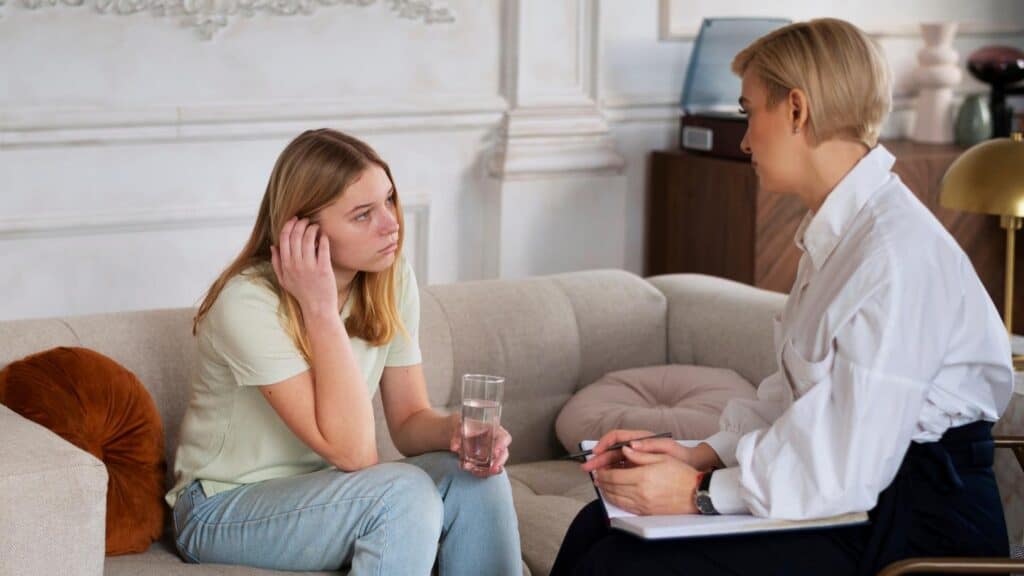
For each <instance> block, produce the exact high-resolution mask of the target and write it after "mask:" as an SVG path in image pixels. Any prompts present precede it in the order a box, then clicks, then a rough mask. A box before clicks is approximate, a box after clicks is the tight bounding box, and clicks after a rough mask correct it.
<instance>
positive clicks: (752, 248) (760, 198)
mask: <svg viewBox="0 0 1024 576" xmlns="http://www.w3.org/2000/svg"><path fill="white" fill-rule="evenodd" d="M883 144H884V145H885V146H886V148H888V149H889V151H890V152H892V153H893V155H895V156H896V165H895V166H894V168H893V171H894V172H895V173H896V174H898V175H899V177H900V178H901V179H902V180H903V182H904V183H905V184H906V185H907V187H908V188H910V189H911V190H912V191H913V192H914V194H916V195H917V196H918V198H920V199H921V201H922V202H923V203H924V204H925V206H927V207H928V208H929V209H930V210H931V211H932V212H933V213H934V214H935V215H936V216H937V217H938V219H939V221H940V222H942V223H943V224H944V225H945V226H946V229H947V230H949V231H950V232H951V233H952V235H953V237H954V238H956V240H957V241H958V242H959V243H960V246H962V247H963V249H964V251H965V252H966V253H967V255H968V256H969V257H970V259H971V262H972V263H973V264H974V268H975V270H977V272H978V276H979V277H980V278H981V281H982V283H984V285H985V287H986V288H987V289H988V291H989V294H990V295H991V296H992V299H993V301H994V302H995V303H996V306H997V307H998V308H999V310H1000V314H1002V308H1003V267H1004V259H1005V257H1006V256H1005V255H1006V236H1005V232H1004V231H1003V230H1002V229H1001V228H1000V227H999V218H998V217H996V216H983V215H977V214H968V213H964V212H955V211H952V210H947V209H945V208H942V207H941V206H939V182H940V181H941V179H942V175H943V174H944V173H945V171H946V168H948V167H949V165H950V164H951V163H952V162H953V160H954V159H956V157H957V156H958V155H959V154H960V153H961V152H962V151H963V150H962V149H961V148H958V147H955V146H945V145H929V144H917V143H913V142H906V141H890V142H884V143H883ZM650 161H651V165H650V173H649V174H650V176H649V180H648V190H647V215H646V220H647V229H646V246H645V248H646V251H645V252H646V254H645V272H646V274H647V275H655V274H669V273H675V272H697V273H702V274H710V275H713V276H721V277H724V278H730V279H733V280H737V281H739V282H745V283H747V284H751V285H754V286H757V287H760V288H766V289H769V290H775V291H778V292H789V290H790V288H791V287H792V285H793V281H794V279H795V278H796V268H797V263H798V261H799V259H800V250H799V249H798V248H797V247H796V245H795V244H794V242H793V238H794V236H795V234H796V229H797V227H798V226H799V224H800V221H801V219H802V218H803V216H804V214H805V213H806V209H805V208H804V206H803V205H802V204H801V203H800V201H799V200H798V199H797V198H796V197H794V196H782V195H775V194H769V193H765V192H762V191H760V190H758V187H757V178H756V176H755V175H754V171H753V169H752V168H751V166H750V163H749V162H743V161H735V160H724V159H719V158H712V157H709V156H706V155H701V154H695V153H689V152H684V151H683V150H665V151H657V152H654V153H653V154H652V156H651V159H650ZM1018 244H1019V243H1018ZM1020 252H1022V251H1021V250H1019V251H1018V254H1017V255H1018V257H1019V256H1020ZM1015 267H1016V270H1017V272H1018V274H1017V277H1016V278H1015V285H1016V286H1017V287H1018V289H1017V290H1015V293H1014V326H1015V327H1021V326H1024V324H1022V323H1021V322H1022V320H1024V305H1022V303H1024V299H1022V295H1024V284H1022V281H1024V271H1022V269H1024V265H1022V264H1021V263H1020V258H1018V262H1017V264H1016V266H1015Z"/></svg>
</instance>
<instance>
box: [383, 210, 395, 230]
mask: <svg viewBox="0 0 1024 576" xmlns="http://www.w3.org/2000/svg"><path fill="white" fill-rule="evenodd" d="M395 232H398V216H397V215H396V214H395V213H394V212H393V211H391V210H385V211H384V217H383V218H381V219H380V233H381V235H382V236H387V235H388V234H394V233H395Z"/></svg>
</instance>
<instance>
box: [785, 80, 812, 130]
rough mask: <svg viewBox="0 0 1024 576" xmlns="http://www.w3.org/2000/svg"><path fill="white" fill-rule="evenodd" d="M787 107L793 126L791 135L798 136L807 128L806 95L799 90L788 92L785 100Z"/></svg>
mask: <svg viewBox="0 0 1024 576" xmlns="http://www.w3.org/2000/svg"><path fill="white" fill-rule="evenodd" d="M787 104H788V105H789V114H790V122H791V123H792V125H793V134H799V133H801V132H803V131H804V128H805V127H806V126H807V120H808V112H807V94H806V93H804V91H803V90H800V89H799V88H794V89H792V90H790V91H789V97H788V99H787Z"/></svg>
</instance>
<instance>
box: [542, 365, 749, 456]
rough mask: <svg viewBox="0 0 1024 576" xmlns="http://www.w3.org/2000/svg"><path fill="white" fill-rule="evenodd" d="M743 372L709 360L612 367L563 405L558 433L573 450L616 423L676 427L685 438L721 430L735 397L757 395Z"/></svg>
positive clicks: (661, 428)
mask: <svg viewBox="0 0 1024 576" xmlns="http://www.w3.org/2000/svg"><path fill="white" fill-rule="evenodd" d="M756 396H757V392H756V390H755V388H754V387H753V386H752V385H751V384H750V382H747V381H746V380H744V379H743V377H742V376H740V375H739V374H737V373H735V372H733V371H732V370H726V369H723V368H708V367H706V366H683V365H678V364H673V365H669V366H648V367H645V368H632V369H630V370H621V371H619V372H611V373H608V374H605V375H604V376H602V377H601V378H600V379H599V380H598V381H597V382H594V383H593V384H591V385H589V386H587V387H586V388H583V389H582V390H580V391H579V392H577V393H576V394H575V395H573V397H572V398H570V399H569V401H568V402H566V404H565V406H563V407H562V411H561V413H559V414H558V420H557V421H556V422H555V432H556V433H557V434H558V439H559V440H560V441H561V442H562V445H563V446H565V449H566V450H568V451H570V452H575V451H576V450H578V449H579V443H580V441H582V440H596V439H598V438H600V437H601V435H602V434H604V433H605V432H608V431H609V430H614V429H616V428H627V429H640V430H650V431H652V432H671V433H672V437H673V438H676V439H680V440H687V439H690V440H697V439H703V438H707V437H708V436H710V435H712V434H714V433H715V432H718V418H719V416H720V415H721V414H722V409H724V408H725V405H726V403H727V402H729V400H732V399H733V398H754V397H756Z"/></svg>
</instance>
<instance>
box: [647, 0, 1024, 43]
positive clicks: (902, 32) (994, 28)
mask: <svg viewBox="0 0 1024 576" xmlns="http://www.w3.org/2000/svg"><path fill="white" fill-rule="evenodd" d="M716 1H717V0H716ZM793 4H794V3H793V2H789V3H787V4H785V5H783V6H782V8H780V7H778V6H776V5H775V4H772V5H771V6H772V8H771V10H760V11H759V12H754V13H752V12H751V10H750V9H749V7H746V8H744V9H743V11H742V12H741V14H740V15H761V14H775V15H777V16H780V17H791V14H797V16H798V18H799V17H801V16H800V14H802V13H807V14H810V15H811V16H813V14H814V13H815V11H814V10H813V7H818V8H819V10H818V11H817V13H822V12H821V9H820V4H819V3H817V2H806V3H804V4H799V8H796V7H794V6H793ZM965 4H966V3H965ZM764 6H768V4H765V5H764ZM787 6H788V8H789V10H787V9H786V8H787ZM719 8H720V10H721V12H719V13H720V14H721V15H723V16H726V15H730V14H735V13H736V12H734V11H730V10H729V8H734V6H725V7H722V6H720V7H719ZM758 8H759V9H760V8H762V7H758ZM809 9H810V10H811V12H807V11H808V10H809ZM777 10H783V12H781V13H779V12H776V11H777ZM793 10H795V12H793ZM824 13H828V12H827V11H826V12H824ZM681 14H685V16H681ZM947 19H948V18H947ZM700 23H701V14H700V8H699V7H694V6H692V5H691V3H690V2H687V0H660V5H659V16H658V36H659V39H661V40H665V41H692V40H694V39H696V37H697V33H698V32H699V31H700ZM858 25H860V26H861V28H862V29H863V30H864V31H865V32H867V33H868V34H869V35H871V36H874V37H876V38H919V37H920V36H921V28H920V26H919V23H918V22H893V21H892V20H891V19H889V20H885V21H879V22H874V23H865V24H863V25H861V24H858ZM1019 34H1024V25H1022V24H1020V23H1013V22H991V21H988V22H980V21H963V22H960V26H959V28H958V29H957V34H956V35H957V37H965V36H967V37H974V36H980V37H987V36H1011V35H1019Z"/></svg>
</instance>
